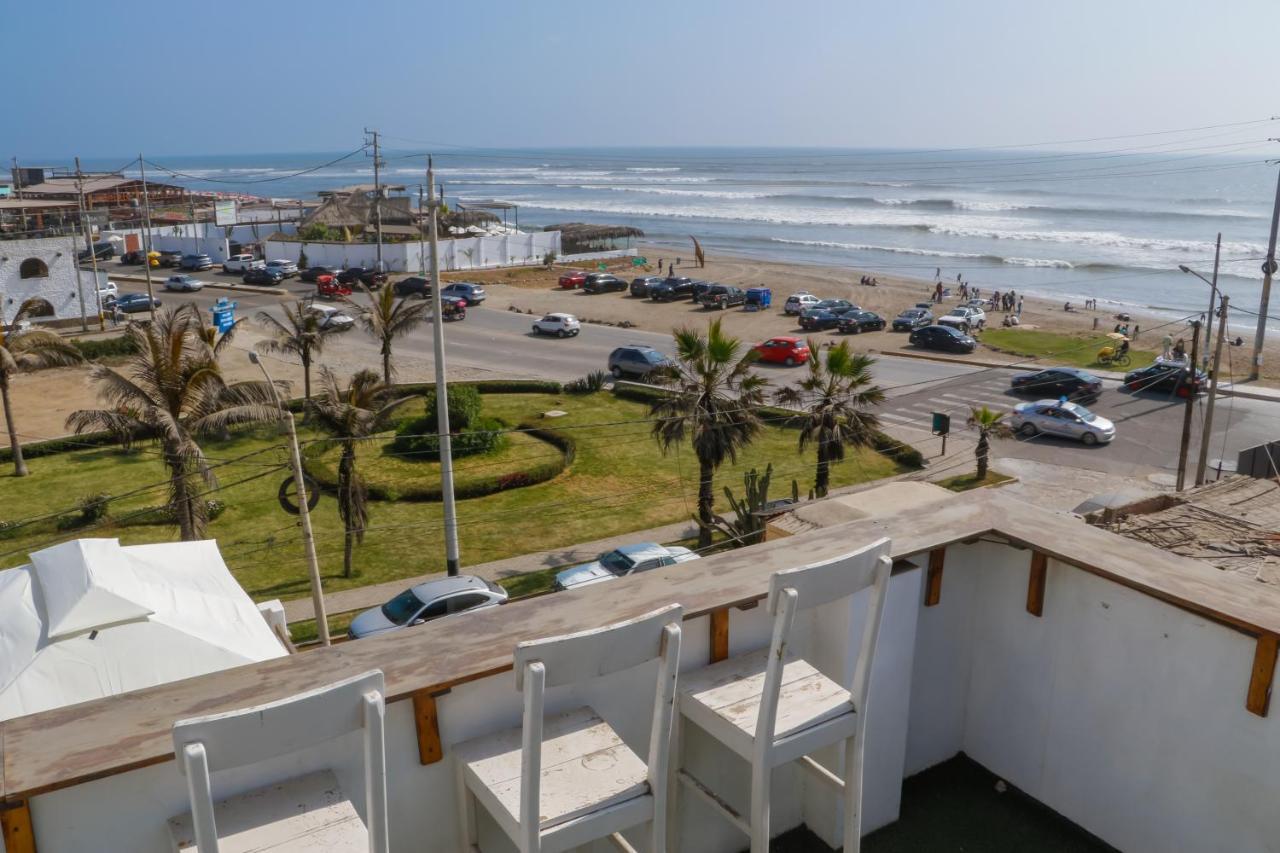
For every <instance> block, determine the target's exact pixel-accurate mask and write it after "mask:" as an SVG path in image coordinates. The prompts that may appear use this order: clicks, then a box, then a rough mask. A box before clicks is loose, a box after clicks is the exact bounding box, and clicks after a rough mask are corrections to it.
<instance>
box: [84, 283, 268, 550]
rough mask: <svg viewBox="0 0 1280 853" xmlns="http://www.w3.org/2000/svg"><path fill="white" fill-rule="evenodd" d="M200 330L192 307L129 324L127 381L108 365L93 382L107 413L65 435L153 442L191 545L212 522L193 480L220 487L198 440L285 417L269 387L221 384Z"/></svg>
mask: <svg viewBox="0 0 1280 853" xmlns="http://www.w3.org/2000/svg"><path fill="white" fill-rule="evenodd" d="M202 328H203V323H202V321H201V318H200V312H199V310H198V309H197V308H196V307H195V306H194V305H184V306H182V307H180V308H176V309H174V310H171V311H165V312H163V313H159V314H157V315H156V319H155V321H154V322H153V323H150V324H148V325H145V326H144V325H141V324H138V323H131V324H129V327H128V329H127V331H126V332H125V334H127V335H129V336H130V337H131V338H133V341H134V343H135V344H136V345H137V350H138V351H137V353H136V354H135V355H133V356H131V357H130V363H129V369H128V371H127V375H126V374H125V373H120V372H117V371H116V370H114V369H112V368H110V367H107V366H105V365H98V366H96V367H94V369H93V372H92V373H91V374H90V376H91V378H92V379H93V381H94V382H95V383H96V384H97V385H98V395H99V397H101V398H102V400H103V401H104V402H105V403H107V406H108V407H107V408H104V409H82V410H80V411H77V412H72V413H71V415H70V416H69V417H68V418H67V427H68V428H69V429H72V430H73V431H75V432H77V433H82V432H86V431H88V430H94V429H105V430H110V431H111V432H114V433H116V434H117V435H118V436H120V438H121V439H122V440H126V441H128V440H131V439H136V438H139V437H151V438H154V439H155V440H156V441H157V442H159V444H160V447H161V456H162V459H163V461H164V465H165V467H166V468H167V469H168V470H169V505H170V507H171V508H172V511H173V515H174V518H175V519H176V520H177V523H178V527H179V529H180V531H181V535H182V538H183V540H188V541H189V540H192V539H199V538H201V537H202V536H203V535H204V530H205V523H206V521H207V518H206V515H207V512H206V509H207V504H206V502H205V501H204V500H203V498H202V497H201V496H200V495H199V494H198V493H194V491H193V485H192V482H191V480H192V478H193V477H198V478H199V480H200V481H201V482H203V483H204V484H205V485H207V486H210V487H212V486H214V485H215V484H216V482H217V481H216V479H215V478H214V476H213V472H212V471H211V470H210V468H209V464H208V462H207V460H206V459H205V456H204V451H203V450H202V449H201V447H200V444H199V442H198V441H197V437H199V436H202V435H211V434H212V435H216V434H220V433H222V432H224V431H225V430H226V428H227V427H229V426H231V425H233V424H241V423H252V422H261V421H274V420H276V419H277V418H279V416H280V411H279V409H278V408H277V407H276V405H275V404H274V400H273V398H272V395H271V392H270V390H269V389H267V388H266V386H265V385H262V384H261V383H241V384H237V385H232V386H228V385H227V384H226V383H225V382H224V381H223V378H222V373H221V371H220V370H219V369H218V361H217V358H216V357H215V356H214V353H213V348H212V347H210V346H209V345H208V344H207V343H206V342H205V339H204V336H203V334H202V332H201V330H202Z"/></svg>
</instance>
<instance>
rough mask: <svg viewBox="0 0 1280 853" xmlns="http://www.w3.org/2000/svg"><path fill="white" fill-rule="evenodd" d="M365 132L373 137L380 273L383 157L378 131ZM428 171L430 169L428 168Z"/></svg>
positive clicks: (374, 221) (367, 129)
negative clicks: (379, 145)
mask: <svg viewBox="0 0 1280 853" xmlns="http://www.w3.org/2000/svg"><path fill="white" fill-rule="evenodd" d="M364 132H365V133H366V134H368V135H370V136H372V137H373V227H374V229H375V231H376V232H377V235H378V272H384V270H383V269H382V180H381V175H382V172H381V169H382V157H381V155H380V149H379V148H378V131H376V130H369V128H367V127H366V128H365V129H364ZM428 171H430V168H429V167H428Z"/></svg>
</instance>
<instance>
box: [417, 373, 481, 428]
mask: <svg viewBox="0 0 1280 853" xmlns="http://www.w3.org/2000/svg"><path fill="white" fill-rule="evenodd" d="M446 393H447V397H446V399H447V400H448V401H449V432H452V433H458V432H461V431H462V430H464V429H466V428H467V427H469V426H470V425H471V423H472V422H473V421H475V420H476V418H478V417H480V405H481V404H480V392H479V391H477V390H476V389H475V387H474V386H471V385H450V386H448V391H447V392H446ZM437 417H438V414H437V412H436V393H435V391H434V390H433V391H431V393H429V394H427V418H428V419H429V420H430V421H431V424H432V428H431V429H430V430H429V432H435V431H436V426H435V424H436V418H437Z"/></svg>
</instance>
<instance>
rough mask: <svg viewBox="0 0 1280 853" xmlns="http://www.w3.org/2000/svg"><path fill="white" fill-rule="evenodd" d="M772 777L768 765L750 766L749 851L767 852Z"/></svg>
mask: <svg viewBox="0 0 1280 853" xmlns="http://www.w3.org/2000/svg"><path fill="white" fill-rule="evenodd" d="M772 777H773V774H772V772H771V771H770V769H769V768H768V767H764V766H759V765H757V766H753V767H752V768H751V853H769V799H770V798H769V782H770V781H771V779H772Z"/></svg>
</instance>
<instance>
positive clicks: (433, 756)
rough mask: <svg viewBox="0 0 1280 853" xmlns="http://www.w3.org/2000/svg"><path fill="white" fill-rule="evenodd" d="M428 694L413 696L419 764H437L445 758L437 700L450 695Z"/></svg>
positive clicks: (443, 693)
mask: <svg viewBox="0 0 1280 853" xmlns="http://www.w3.org/2000/svg"><path fill="white" fill-rule="evenodd" d="M448 692H449V691H448V690H441V691H440V692H438V693H427V692H426V691H424V690H419V691H418V692H417V693H414V694H413V724H414V728H415V729H417V732H418V762H419V763H421V764H435V763H436V762H437V761H439V760H440V759H442V758H444V747H443V746H442V745H441V744H440V717H439V715H438V714H437V712H436V698H437V697H439V696H443V695H445V694H446V693H448Z"/></svg>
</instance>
